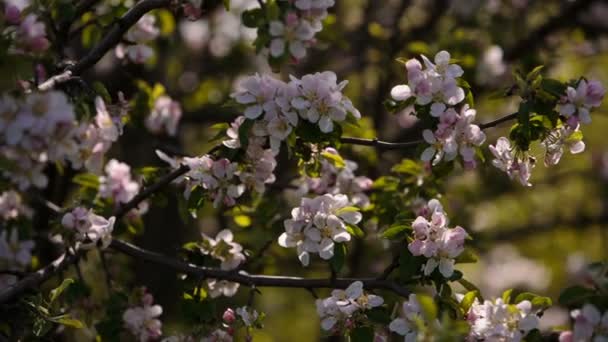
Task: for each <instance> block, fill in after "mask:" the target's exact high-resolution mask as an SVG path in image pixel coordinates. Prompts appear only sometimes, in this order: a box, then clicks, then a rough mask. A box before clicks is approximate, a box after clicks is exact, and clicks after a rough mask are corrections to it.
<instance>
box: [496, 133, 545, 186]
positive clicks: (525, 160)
mask: <svg viewBox="0 0 608 342" xmlns="http://www.w3.org/2000/svg"><path fill="white" fill-rule="evenodd" d="M490 151H491V152H492V154H493V155H494V159H493V160H492V165H494V166H495V167H496V168H498V169H499V170H501V171H503V172H506V173H507V175H509V178H511V179H514V178H515V177H517V179H519V182H520V183H521V184H522V185H523V186H532V184H531V183H530V181H529V180H530V176H531V175H532V168H534V166H535V165H536V159H535V158H534V157H532V156H530V155H529V154H528V153H527V152H523V151H519V153H518V151H516V149H515V147H511V142H510V141H509V139H507V138H505V137H500V138H498V140H497V141H496V145H490Z"/></svg>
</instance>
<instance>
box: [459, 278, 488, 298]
mask: <svg viewBox="0 0 608 342" xmlns="http://www.w3.org/2000/svg"><path fill="white" fill-rule="evenodd" d="M457 281H458V283H459V284H460V285H462V287H464V288H465V289H467V291H469V292H470V291H476V292H477V297H478V298H479V300H480V301H483V296H482V295H481V291H480V290H479V288H478V287H477V286H475V284H473V283H471V282H470V281H468V280H466V279H464V278H460V279H458V280H457Z"/></svg>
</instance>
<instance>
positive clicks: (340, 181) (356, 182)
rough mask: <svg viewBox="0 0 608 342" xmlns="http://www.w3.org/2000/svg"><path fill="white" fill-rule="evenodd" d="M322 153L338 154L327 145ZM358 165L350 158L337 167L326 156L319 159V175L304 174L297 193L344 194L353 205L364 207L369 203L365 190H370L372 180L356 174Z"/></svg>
mask: <svg viewBox="0 0 608 342" xmlns="http://www.w3.org/2000/svg"><path fill="white" fill-rule="evenodd" d="M323 153H329V154H332V155H335V156H340V154H339V153H338V151H337V150H336V149H335V148H333V147H327V148H325V149H324V150H323ZM357 168H358V165H357V163H356V162H354V161H352V160H347V159H345V160H344V166H343V167H338V166H336V165H335V164H334V163H332V162H330V161H329V160H327V159H326V158H322V159H321V170H320V171H319V173H320V174H319V177H308V176H304V177H303V178H302V179H300V180H299V182H301V185H300V188H299V189H298V193H299V194H307V193H310V192H312V193H315V194H317V195H322V194H332V195H337V194H345V195H347V196H348V198H349V200H350V203H351V204H352V205H354V206H357V207H360V208H365V207H366V206H368V205H369V204H370V201H369V197H368V196H367V194H366V193H365V191H367V190H370V189H371V187H372V184H373V181H372V180H371V179H370V178H369V177H365V176H356V175H355V171H356V170H357Z"/></svg>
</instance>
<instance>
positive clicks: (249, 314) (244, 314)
mask: <svg viewBox="0 0 608 342" xmlns="http://www.w3.org/2000/svg"><path fill="white" fill-rule="evenodd" d="M236 314H237V315H238V317H239V318H240V319H241V321H242V322H243V324H244V325H245V326H246V327H252V326H254V325H255V324H258V323H259V322H258V321H259V320H260V319H261V317H260V315H259V314H258V312H257V311H256V310H255V309H251V308H248V307H247V306H242V307H240V308H237V309H236Z"/></svg>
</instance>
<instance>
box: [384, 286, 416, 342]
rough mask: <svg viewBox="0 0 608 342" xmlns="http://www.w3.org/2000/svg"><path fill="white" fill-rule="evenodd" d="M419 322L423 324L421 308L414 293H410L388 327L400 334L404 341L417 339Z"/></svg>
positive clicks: (411, 341)
mask: <svg viewBox="0 0 608 342" xmlns="http://www.w3.org/2000/svg"><path fill="white" fill-rule="evenodd" d="M419 324H424V319H423V317H422V309H421V307H420V303H419V302H418V298H417V297H416V294H415V293H412V294H410V296H409V298H408V300H407V301H404V302H403V304H402V308H401V312H400V316H399V317H397V318H395V319H394V320H392V321H391V323H390V324H389V326H388V329H389V330H390V331H392V332H395V333H397V334H399V335H401V336H404V340H405V341H406V342H413V341H417V338H418V327H419Z"/></svg>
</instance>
